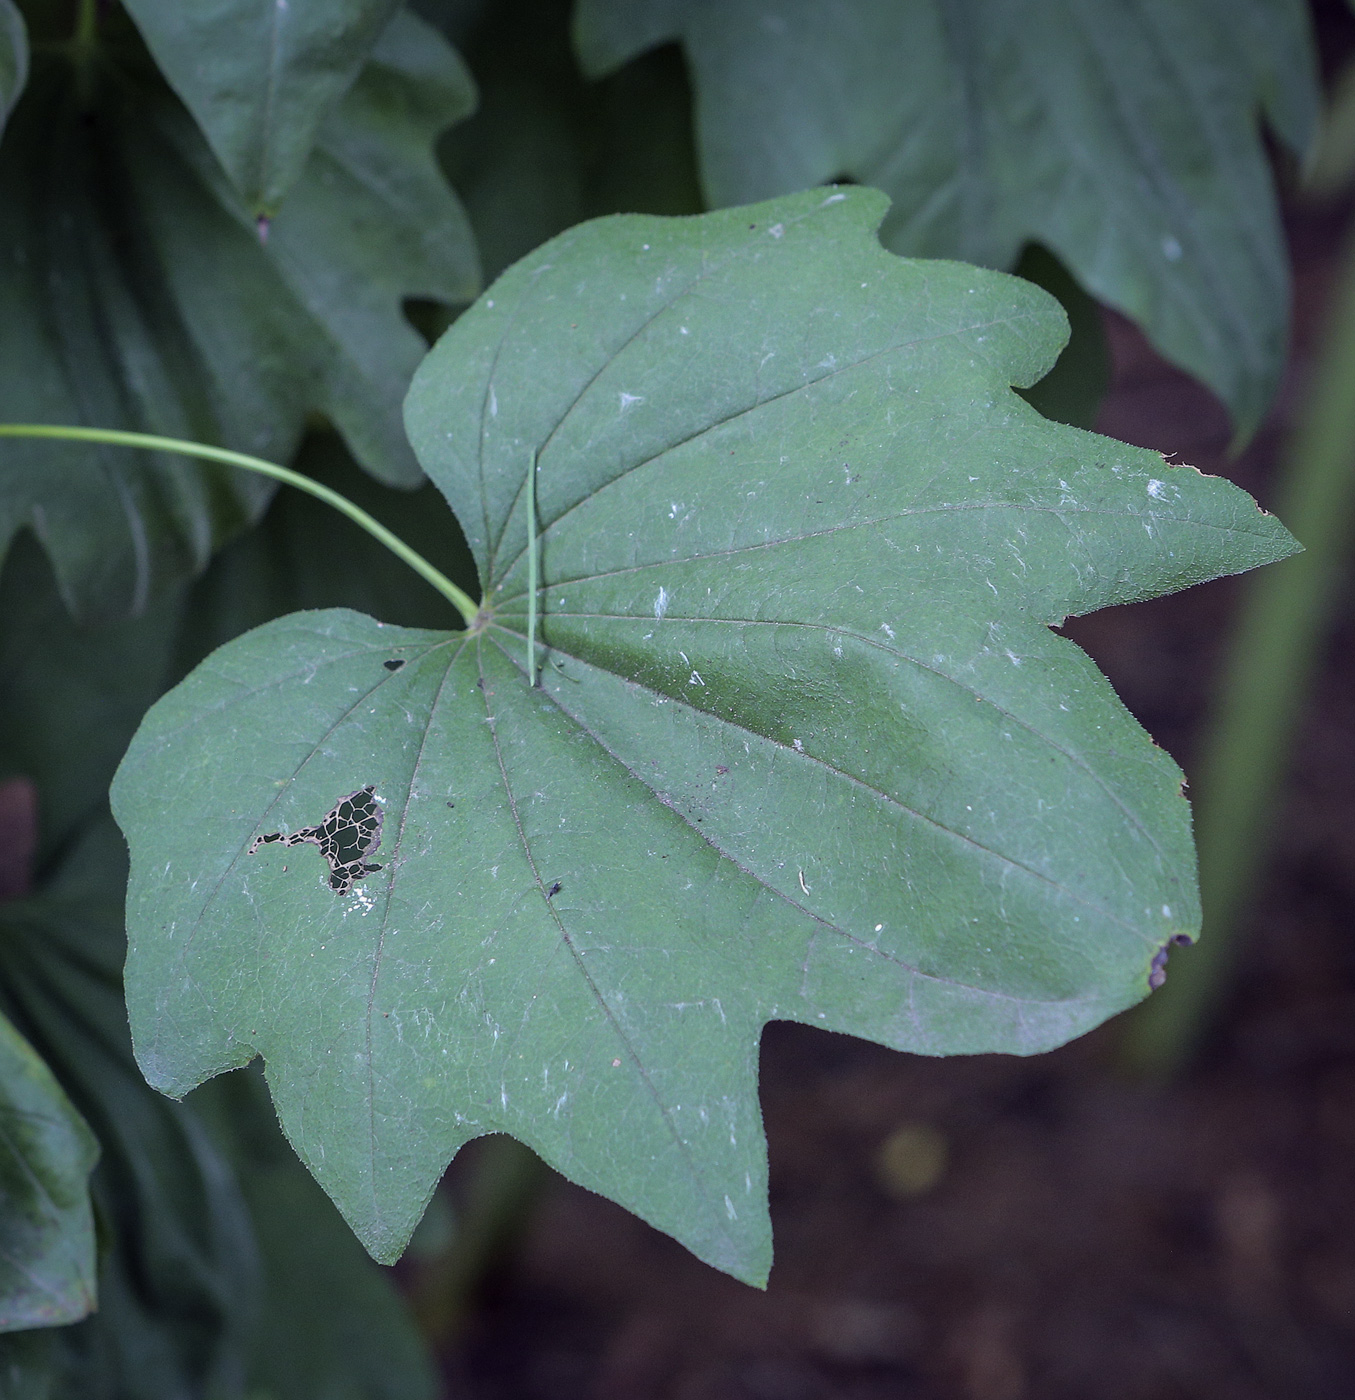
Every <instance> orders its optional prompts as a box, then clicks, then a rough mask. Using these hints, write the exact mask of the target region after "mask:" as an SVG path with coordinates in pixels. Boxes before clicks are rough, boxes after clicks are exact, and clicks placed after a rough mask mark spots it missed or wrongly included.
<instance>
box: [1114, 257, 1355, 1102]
mask: <svg viewBox="0 0 1355 1400" xmlns="http://www.w3.org/2000/svg"><path fill="white" fill-rule="evenodd" d="M1329 314H1330V320H1329V322H1328V325H1327V330H1326V338H1325V343H1324V345H1323V347H1322V350H1321V353H1320V355H1319V358H1318V360H1317V363H1316V365H1315V367H1314V373H1313V378H1312V382H1311V384H1310V386H1309V388H1308V391H1307V397H1306V403H1305V404H1304V406H1303V408H1302V411H1301V414H1300V417H1299V419H1298V422H1297V424H1296V425H1295V428H1294V431H1293V433H1292V435H1291V438H1290V441H1289V445H1288V448H1287V451H1286V453H1285V457H1284V459H1283V461H1282V463H1281V471H1280V479H1279V483H1278V489H1277V492H1276V505H1275V510H1276V514H1278V516H1279V517H1280V519H1281V520H1282V521H1283V522H1284V524H1285V525H1287V526H1288V527H1289V529H1290V530H1291V531H1292V532H1293V534H1294V535H1295V536H1296V538H1297V539H1298V541H1299V543H1300V544H1302V545H1303V546H1304V552H1303V553H1302V554H1298V555H1295V556H1294V557H1293V558H1291V559H1286V560H1284V562H1283V563H1279V564H1272V565H1271V566H1270V567H1269V568H1267V569H1263V570H1261V571H1260V572H1258V573H1257V574H1255V575H1253V576H1252V577H1251V578H1249V579H1248V580H1247V581H1246V583H1245V584H1244V585H1243V589H1244V592H1243V601H1242V606H1241V610H1240V613H1239V616H1238V620H1237V624H1236V627H1235V629H1234V632H1233V636H1232V639H1231V642H1230V645H1229V648H1228V652H1227V655H1226V657H1225V659H1224V664H1223V668H1222V672H1221V674H1220V677H1219V685H1218V691H1217V699H1216V703H1215V710H1214V716H1213V720H1212V723H1211V725H1210V727H1209V731H1208V733H1207V735H1206V738H1205V742H1204V745H1203V747H1202V751H1201V754H1200V761H1199V764H1198V765H1197V775H1198V777H1197V780H1196V781H1194V782H1193V783H1192V789H1193V796H1194V806H1195V831H1196V842H1197V846H1198V849H1199V860H1200V895H1201V899H1202V901H1203V906H1204V926H1203V934H1202V937H1201V941H1200V944H1199V946H1198V947H1197V948H1183V949H1180V950H1178V951H1177V952H1174V953H1173V954H1172V957H1171V964H1170V968H1169V970H1168V976H1167V981H1166V985H1165V986H1164V987H1163V988H1162V989H1161V990H1160V991H1158V992H1156V993H1154V995H1153V996H1152V998H1151V999H1150V1000H1149V1001H1148V1002H1147V1003H1146V1004H1145V1005H1144V1006H1143V1007H1142V1008H1141V1009H1140V1010H1139V1011H1137V1012H1135V1013H1134V1014H1133V1015H1132V1016H1131V1017H1130V1018H1129V1020H1128V1022H1127V1024H1126V1030H1125V1036H1124V1040H1123V1042H1122V1055H1123V1057H1124V1059H1125V1061H1126V1062H1127V1065H1128V1066H1129V1067H1130V1068H1131V1069H1133V1070H1135V1071H1138V1072H1140V1073H1145V1074H1148V1075H1151V1076H1156V1077H1165V1076H1167V1075H1170V1074H1172V1073H1173V1072H1175V1071H1177V1070H1179V1069H1180V1068H1181V1067H1182V1066H1183V1065H1184V1064H1185V1063H1186V1062H1187V1061H1188V1060H1189V1058H1190V1056H1191V1054H1192V1053H1193V1051H1194V1050H1195V1048H1196V1047H1197V1045H1198V1044H1199V1042H1200V1040H1201V1038H1202V1037H1203V1035H1204V1034H1205V1032H1206V1031H1207V1030H1208V1028H1209V1024H1210V1020H1211V1018H1212V1017H1213V1015H1214V1013H1215V1011H1216V1009H1217V1007H1218V1005H1219V1002H1220V1000H1221V999H1222V997H1223V995H1224V993H1225V992H1226V990H1227V987H1228V985H1229V982H1230V978H1231V974H1232V971H1233V967H1234V964H1235V962H1236V959H1237V954H1238V949H1239V945H1240V941H1241V940H1240V935H1241V934H1242V933H1243V932H1244V931H1245V925H1246V920H1247V916H1248V913H1249V910H1250V907H1251V905H1252V903H1253V901H1254V899H1255V896H1256V894H1257V893H1258V891H1259V889H1260V885H1261V880H1262V877H1263V876H1264V874H1265V862H1266V856H1267V854H1268V847H1269V845H1270V841H1271V834H1272V832H1273V830H1274V825H1275V820H1276V817H1277V814H1278V812H1279V811H1280V809H1281V803H1282V798H1283V793H1282V788H1283V783H1284V778H1285V775H1286V772H1287V770H1288V766H1289V760H1290V756H1291V752H1292V749H1293V746H1294V739H1295V735H1296V733H1297V730H1298V726H1299V722H1300V720H1301V719H1302V716H1303V713H1304V711H1305V709H1306V707H1307V703H1308V698H1309V695H1310V693H1311V691H1312V686H1313V681H1314V677H1315V675H1316V672H1317V669H1318V664H1319V662H1320V660H1321V655H1322V647H1323V643H1324V641H1325V639H1326V636H1327V630H1328V622H1329V620H1330V617H1331V613H1332V609H1333V603H1334V601H1335V597H1336V591H1337V586H1338V584H1339V583H1340V581H1341V577H1342V575H1343V573H1344V572H1345V569H1346V565H1347V560H1348V554H1349V548H1348V546H1349V542H1350V537H1351V523H1352V516H1355V239H1353V240H1352V241H1351V242H1350V243H1349V245H1348V247H1347V250H1346V254H1345V261H1344V264H1343V266H1342V269H1341V271H1340V273H1339V274H1338V279H1337V286H1336V287H1335V288H1334V291H1333V296H1332V299H1331V304H1330V313H1329Z"/></svg>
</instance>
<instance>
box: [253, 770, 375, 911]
mask: <svg viewBox="0 0 1355 1400" xmlns="http://www.w3.org/2000/svg"><path fill="white" fill-rule="evenodd" d="M382 815H383V814H382V811H381V804H380V803H379V802H378V801H377V800H376V790H375V788H374V787H373V786H372V785H371V784H370V783H369V784H368V785H367V786H366V787H363V788H359V789H358V790H357V791H356V792H350V793H349V794H348V796H347V797H341V798H340V799H339V800H338V801H337V802H336V803H335V804H334V806H333V808H332V809H331V810H330V811H329V812H327V813H326V814H325V816H324V818H323V819H322V820H321V821H320V822H319V823H317V824H316V825H315V826H308V827H305V828H303V829H302V830H301V831H294V832H292V834H291V835H290V836H284V835H283V833H282V832H280V831H270V832H269V833H268V835H266V836H256V837H255V838H254V840H253V841H252V842H251V843H250V847H249V851H248V854H249V855H253V854H254V852H255V851H257V850H258V849H259V847H260V846H268V845H271V844H273V843H274V842H276V843H278V844H279V845H283V846H303V845H308V846H318V847H319V848H320V854H321V855H322V856H324V858H325V861H326V863H327V864H328V865H329V887H330V889H332V890H333V891H334V893H335V894H337V895H340V896H342V895H346V894H347V893H348V892H349V890H351V889H352V888H353V886H354V885H355V884H357V882H358V881H359V880H361V879H362V877H363V876H364V875H371V874H373V873H375V872H376V871H378V870H380V869H381V867H380V866H379V865H368V864H366V858H367V857H368V856H369V855H371V854H372V853H373V852H374V851H375V850H376V848H377V847H378V846H380V844H381V818H382ZM284 868H285V867H284Z"/></svg>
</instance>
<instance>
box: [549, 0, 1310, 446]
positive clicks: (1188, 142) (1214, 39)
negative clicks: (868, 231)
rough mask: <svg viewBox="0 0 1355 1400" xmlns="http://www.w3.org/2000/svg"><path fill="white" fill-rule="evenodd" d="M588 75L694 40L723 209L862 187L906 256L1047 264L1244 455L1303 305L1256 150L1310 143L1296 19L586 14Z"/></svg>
mask: <svg viewBox="0 0 1355 1400" xmlns="http://www.w3.org/2000/svg"><path fill="white" fill-rule="evenodd" d="M575 26H576V27H575V35H576V43H577V47H578V51H579V54H580V57H581V60H582V62H583V64H584V67H585V69H586V70H587V71H589V72H591V73H594V74H598V73H602V72H607V71H609V70H611V69H613V68H615V67H616V66H618V65H619V64H621V63H624V62H625V61H626V60H627V59H629V58H631V57H633V56H634V55H636V54H638V53H641V52H643V51H644V50H645V49H648V48H651V47H653V46H654V45H656V44H660V43H663V42H665V41H668V40H680V41H681V42H682V45H683V47H684V49H685V51H686V53H687V57H688V60H689V62H690V64H691V66H692V70H693V79H694V83H695V86H696V90H697V132H698V145H699V148H700V153H701V166H702V175H703V179H704V182H705V187H706V193H707V196H708V198H709V200H710V202H711V203H712V204H715V205H725V204H737V203H740V202H741V201H744V200H749V199H760V198H765V197H767V196H769V195H774V194H781V193H784V192H787V191H789V190H795V189H802V188H804V187H806V186H809V185H817V184H821V183H823V182H824V181H826V180H831V179H838V178H841V177H843V176H850V177H851V178H853V179H855V180H859V181H861V182H862V183H864V184H870V185H878V186H880V187H881V188H882V189H884V190H886V191H887V192H888V193H889V194H890V196H891V197H892V198H893V200H894V207H893V209H892V211H891V213H890V216H889V218H888V219H887V220H886V223H885V226H884V230H883V235H882V236H883V239H884V242H885V244H886V246H887V247H890V248H892V249H894V250H895V251H896V252H899V253H907V254H912V255H918V256H927V257H958V258H964V259H966V260H967V261H970V262H978V263H983V264H986V265H988V266H991V267H1010V266H1012V265H1013V264H1014V263H1015V261H1016V258H1017V255H1018V253H1019V252H1020V249H1021V246H1022V245H1023V244H1024V243H1026V242H1038V243H1042V244H1043V245H1045V246H1046V247H1047V248H1049V249H1051V250H1052V251H1053V252H1054V253H1056V254H1057V255H1058V257H1060V258H1061V259H1062V260H1063V261H1064V262H1065V263H1066V264H1067V265H1068V266H1069V267H1070V268H1071V269H1072V270H1073V272H1074V273H1075V274H1076V276H1077V277H1078V279H1079V280H1080V281H1081V282H1082V284H1083V285H1084V286H1085V287H1086V288H1087V289H1088V290H1089V291H1090V292H1092V293H1093V295H1095V296H1096V297H1098V298H1099V299H1100V300H1102V301H1104V302H1106V303H1108V304H1109V305H1111V306H1115V307H1118V308H1119V309H1120V310H1121V311H1124V312H1125V313H1126V314H1127V315H1129V316H1132V317H1133V318H1134V319H1135V320H1136V321H1137V322H1139V324H1140V325H1142V326H1143V328H1144V330H1145V331H1146V332H1147V334H1148V336H1149V338H1150V339H1151V340H1152V341H1153V343H1154V344H1155V345H1156V346H1157V347H1158V348H1159V349H1160V350H1161V351H1162V352H1163V354H1165V355H1166V356H1167V357H1168V358H1169V359H1171V360H1173V361H1175V362H1176V363H1177V364H1179V365H1182V366H1183V367H1184V368H1186V369H1188V370H1189V371H1190V372H1191V373H1192V374H1195V375H1197V376H1198V377H1199V378H1200V379H1202V380H1203V381H1204V382H1205V383H1206V384H1208V385H1209V386H1210V387H1211V388H1212V389H1214V390H1215V392H1217V393H1218V394H1219V395H1220V396H1221V397H1222V398H1223V400H1224V401H1225V402H1226V403H1227V405H1228V407H1229V409H1230V410H1231V412H1232V414H1233V418H1234V421H1235V423H1236V424H1237V428H1238V432H1239V434H1241V435H1246V434H1249V433H1250V432H1251V431H1252V430H1253V429H1254V428H1255V426H1256V424H1257V423H1258V421H1259V420H1260V417H1261V415H1262V413H1263V412H1264V411H1265V409H1266V407H1267V405H1268V404H1269V402H1270V399H1271V397H1272V396H1273V394H1274V390H1275V386H1276V384H1277V383H1278V380H1279V375H1280V372H1281V369H1282V368H1283V363H1284V356H1285V349H1286V340H1287V325H1288V297H1289V283H1288V272H1287V262H1286V257H1285V249H1284V241H1283V237H1282V234H1281V230H1280V225H1279V218H1278V214H1277V209H1276V199H1275V193H1274V189H1273V185H1272V181H1271V176H1270V170H1269V165H1268V161H1267V158H1266V154H1265V150H1264V147H1263V145H1262V141H1261V133H1260V129H1259V126H1260V116H1261V113H1262V112H1264V114H1265V115H1266V117H1268V118H1269V120H1270V122H1271V124H1272V126H1273V128H1274V129H1275V131H1276V133H1277V134H1278V135H1279V136H1280V137H1281V139H1282V140H1283V141H1284V142H1285V143H1286V144H1287V145H1289V146H1290V147H1291V148H1293V149H1295V150H1298V151H1302V150H1304V149H1306V147H1307V146H1308V144H1309V142H1310V141H1311V140H1312V138H1313V134H1314V131H1315V125H1316V118H1317V108H1318V89H1317V82H1316V65H1315V62H1314V57H1313V53H1312V42H1311V37H1310V34H1309V29H1308V16H1307V7H1306V6H1305V5H1303V4H1302V3H1300V0H1144V2H1143V3H1141V4H1136V5H1125V4H1122V3H1120V0H1064V3H1055V4H1046V3H1041V4H1016V5H1013V4H1010V3H1007V2H1006V0H982V3H975V4H970V5H965V6H959V7H957V6H952V5H947V4H945V3H943V2H942V0H930V3H918V4H908V5H900V4H897V3H893V0H851V3H849V4H845V5H831V6H827V5H821V4H816V3H815V0H787V2H786V3H783V4H780V5H778V6H777V7H776V9H775V12H774V13H772V12H769V11H768V10H767V7H766V5H764V4H762V3H760V0H732V3H728V4H722V5H710V4H705V3H701V0H648V3H645V4H634V3H631V0H624V2H623V0H581V3H580V5H579V8H578V10H577V11H576V20H575Z"/></svg>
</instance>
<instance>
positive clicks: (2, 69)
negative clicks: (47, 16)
mask: <svg viewBox="0 0 1355 1400" xmlns="http://www.w3.org/2000/svg"><path fill="white" fill-rule="evenodd" d="M27 80H28V36H27V34H26V33H25V32H24V21H23V16H22V15H21V14H20V13H19V11H18V10H17V9H16V8H15V6H14V0H0V133H3V132H4V129H5V118H6V117H8V116H9V113H10V109H11V108H12V107H13V106H14V104H15V103H16V102H17V101H18V100H19V94H20V93H21V92H22V91H23V87H24V83H25V82H27Z"/></svg>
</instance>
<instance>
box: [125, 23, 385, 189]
mask: <svg viewBox="0 0 1355 1400" xmlns="http://www.w3.org/2000/svg"><path fill="white" fill-rule="evenodd" d="M125 3H126V5H127V9H128V11H129V12H130V14H131V16H132V18H133V19H134V20H135V21H136V24H137V28H138V29H140V31H141V33H142V36H143V37H144V38H145V40H146V43H147V45H148V47H149V48H150V51H151V53H153V54H154V55H155V61H156V62H157V63H158V64H159V65H160V68H161V71H162V72H163V73H164V75H165V76H166V77H167V78H168V79H169V81H170V85H171V86H172V87H173V88H174V91H175V92H177V93H178V94H179V96H180V97H181V98H182V99H183V101H184V104H185V105H186V106H187V108H188V110H189V111H190V112H192V114H193V116H194V117H195V118H196V119H197V123H198V125H199V126H200V127H201V128H202V131H203V134H204V135H205V136H206V137H207V140H208V142H209V143H210V145H211V147H212V150H213V151H214V152H215V153H216V157H217V159H218V160H219V161H220V162H221V164H222V165H223V166H224V167H225V170H226V173H227V174H228V175H229V176H230V178H231V180H232V182H233V183H234V185H235V187H236V189H237V190H238V191H239V193H240V197H241V198H242V199H243V200H244V201H245V203H246V204H247V205H248V206H249V208H250V210H251V211H252V212H253V213H255V214H266V215H269V216H271V215H273V214H275V213H276V212H277V209H278V206H279V205H280V204H281V202H282V198H283V196H284V195H285V194H286V193H287V192H288V190H290V189H291V188H292V186H293V185H294V184H296V182H297V180H298V179H299V178H300V176H301V172H302V169H303V168H304V166H305V164H306V158H307V157H308V156H309V155H310V152H311V148H312V146H313V145H314V144H315V140H316V136H317V134H318V132H319V130H320V126H321V124H322V123H323V121H324V119H325V118H326V117H327V116H328V115H329V114H330V112H331V111H333V109H334V108H335V106H336V105H337V104H338V102H339V100H340V99H341V98H342V97H343V95H344V93H345V92H347V91H348V89H349V88H350V87H351V86H352V84H353V81H354V79H355V78H356V77H357V75H358V71H359V70H360V69H361V68H362V65H363V64H364V62H366V59H367V56H368V54H369V53H370V52H371V50H372V46H373V45H374V44H375V43H376V41H377V38H378V36H379V35H380V34H381V31H382V30H383V29H384V28H385V26H386V25H387V23H388V22H389V21H390V19H391V17H392V16H393V15H394V14H395V12H396V10H397V9H398V8H399V0H290V3H282V4H279V3H278V0H210V3H206V4H194V5H187V6H185V5H183V4H181V3H178V0H125Z"/></svg>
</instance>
